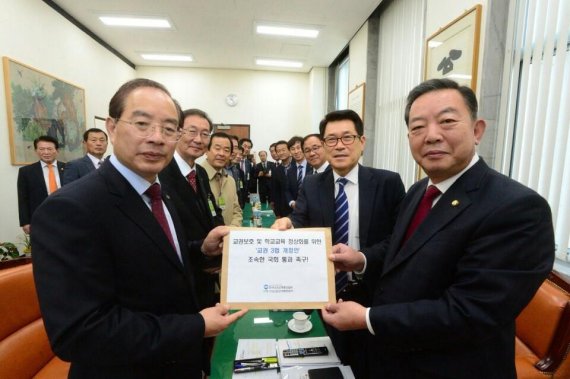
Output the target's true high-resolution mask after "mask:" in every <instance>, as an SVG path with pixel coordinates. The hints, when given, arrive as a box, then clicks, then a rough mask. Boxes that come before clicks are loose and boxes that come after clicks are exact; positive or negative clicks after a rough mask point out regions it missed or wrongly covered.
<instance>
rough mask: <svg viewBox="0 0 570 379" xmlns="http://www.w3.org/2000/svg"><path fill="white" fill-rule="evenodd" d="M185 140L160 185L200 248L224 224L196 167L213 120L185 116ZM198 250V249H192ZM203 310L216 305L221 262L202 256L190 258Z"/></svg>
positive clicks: (191, 113)
mask: <svg viewBox="0 0 570 379" xmlns="http://www.w3.org/2000/svg"><path fill="white" fill-rule="evenodd" d="M182 120H183V121H182V123H181V124H182V130H181V131H182V136H181V137H180V140H179V141H178V143H177V144H176V150H175V151H174V158H173V159H172V160H171V161H170V163H169V164H168V166H166V168H165V169H164V170H162V171H161V173H160V174H159V178H160V181H161V182H162V183H163V184H164V186H165V187H168V188H169V189H170V190H171V196H172V201H173V203H174V205H175V206H176V211H177V213H178V215H179V216H180V221H181V222H182V225H183V226H184V230H185V232H186V238H187V239H188V241H191V243H192V244H201V243H202V240H203V239H204V238H206V236H207V235H208V233H209V232H210V230H212V229H213V228H214V227H216V226H218V225H223V224H224V219H223V217H222V211H221V209H220V208H219V207H218V206H217V205H216V199H215V197H214V194H213V193H212V190H211V189H210V184H209V180H208V174H207V172H206V170H205V169H204V168H203V167H202V166H200V165H199V164H197V163H196V159H198V158H200V157H201V156H202V155H204V153H205V152H206V148H207V146H208V142H210V135H211V133H212V120H210V118H209V117H208V115H207V114H206V112H204V111H202V110H200V109H187V110H185V111H184V112H182ZM191 250H197V249H191ZM191 259H193V262H192V263H193V265H192V267H194V268H195V273H194V274H195V279H196V288H197V295H198V300H199V302H200V306H201V307H203V308H205V307H211V306H212V305H214V304H215V303H216V295H215V291H214V289H215V283H216V277H217V274H216V271H217V270H218V269H219V267H220V263H221V262H220V260H219V259H209V260H206V261H204V260H205V257H204V255H203V254H196V255H195V256H191Z"/></svg>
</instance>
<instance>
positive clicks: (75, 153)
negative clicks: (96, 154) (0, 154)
mask: <svg viewBox="0 0 570 379" xmlns="http://www.w3.org/2000/svg"><path fill="white" fill-rule="evenodd" d="M2 62H3V66H4V87H5V93H6V109H7V115H8V129H9V135H10V157H11V161H12V164H13V165H25V164H29V163H32V162H35V161H37V160H38V157H37V155H36V153H35V150H34V139H36V138H37V137H39V136H41V135H49V136H52V137H54V138H56V139H57V141H58V142H59V155H58V158H57V159H58V160H61V161H70V160H72V159H75V158H79V157H81V156H82V155H83V154H84V153H83V147H82V140H83V132H84V131H85V129H86V126H85V121H86V120H85V90H84V89H83V88H80V87H77V86H75V85H73V84H71V83H69V82H67V81H65V80H62V79H58V78H56V77H54V76H52V75H49V74H46V73H44V72H41V71H38V70H36V69H35V68H33V67H30V66H27V65H25V64H23V63H20V62H17V61H15V60H13V59H11V58H8V57H3V58H2Z"/></svg>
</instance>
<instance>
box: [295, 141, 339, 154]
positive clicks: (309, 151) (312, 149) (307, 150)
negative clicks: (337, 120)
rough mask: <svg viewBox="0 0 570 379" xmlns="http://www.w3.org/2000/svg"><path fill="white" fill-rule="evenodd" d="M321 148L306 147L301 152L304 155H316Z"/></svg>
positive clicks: (318, 146) (316, 146)
mask: <svg viewBox="0 0 570 379" xmlns="http://www.w3.org/2000/svg"><path fill="white" fill-rule="evenodd" d="M335 145H336V143H335ZM322 147H323V145H315V146H312V147H308V148H306V149H304V150H303V153H305V154H311V152H313V153H316V152H317V151H319V150H320V149H322Z"/></svg>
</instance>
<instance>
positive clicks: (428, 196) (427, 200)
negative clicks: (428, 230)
mask: <svg viewBox="0 0 570 379" xmlns="http://www.w3.org/2000/svg"><path fill="white" fill-rule="evenodd" d="M440 194H441V191H440V190H438V189H437V187H436V186H429V187H428V188H427V190H426V192H425V194H424V197H422V201H420V205H418V209H416V213H415V214H414V217H413V218H412V221H411V222H410V225H409V226H408V230H407V231H406V236H405V237H404V240H403V242H402V243H404V242H406V241H407V240H408V238H410V237H411V235H412V234H414V231H415V230H416V229H417V228H418V226H420V224H421V223H422V221H423V220H424V219H425V218H426V217H427V215H428V213H429V211H430V210H431V206H432V204H433V201H434V199H435V198H436V197H438V196H439V195H440Z"/></svg>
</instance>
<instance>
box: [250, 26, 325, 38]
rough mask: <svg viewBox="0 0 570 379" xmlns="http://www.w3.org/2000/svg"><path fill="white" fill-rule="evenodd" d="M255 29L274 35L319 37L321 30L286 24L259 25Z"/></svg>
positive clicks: (260, 32) (258, 31) (261, 32)
mask: <svg viewBox="0 0 570 379" xmlns="http://www.w3.org/2000/svg"><path fill="white" fill-rule="evenodd" d="M255 31H256V32H257V33H259V34H269V35H273V36H286V37H302V38H317V36H318V35H319V31H318V30H316V29H303V28H293V27H286V26H270V25H257V27H256V29H255Z"/></svg>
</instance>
